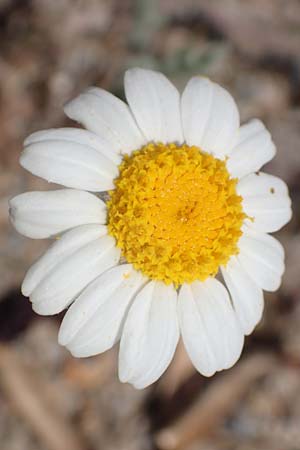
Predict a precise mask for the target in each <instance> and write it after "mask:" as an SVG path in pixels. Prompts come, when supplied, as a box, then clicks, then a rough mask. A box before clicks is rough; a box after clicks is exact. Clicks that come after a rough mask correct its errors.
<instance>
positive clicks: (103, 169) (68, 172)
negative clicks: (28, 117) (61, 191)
mask: <svg viewBox="0 0 300 450" xmlns="http://www.w3.org/2000/svg"><path fill="white" fill-rule="evenodd" d="M20 164H21V166H22V167H24V168H25V169H27V170H28V171H29V172H31V173H32V174H34V175H37V176H39V177H42V178H45V179H46V180H47V181H49V182H52V183H58V184H62V185H64V186H67V187H71V188H74V189H83V190H87V191H95V192H97V191H98V192H99V191H108V190H110V189H113V188H114V178H116V177H117V176H118V168H117V166H116V165H115V164H114V163H113V162H112V161H110V160H109V159H108V158H106V156H104V155H103V154H101V153H100V152H99V151H98V150H95V149H94V148H92V147H88V146H86V145H83V144H78V143H77V142H70V141H65V140H54V139H53V140H46V141H40V142H34V143H31V144H29V145H28V146H27V147H25V150H24V151H23V153H22V155H21V157H20Z"/></svg>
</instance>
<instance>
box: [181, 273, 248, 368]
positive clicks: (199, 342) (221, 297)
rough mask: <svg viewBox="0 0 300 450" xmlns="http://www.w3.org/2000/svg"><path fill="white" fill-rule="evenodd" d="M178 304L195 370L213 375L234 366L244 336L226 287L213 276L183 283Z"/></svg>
mask: <svg viewBox="0 0 300 450" xmlns="http://www.w3.org/2000/svg"><path fill="white" fill-rule="evenodd" d="M178 307H179V321H180V328H181V334H182V338H183V342H184V345H185V347H186V350H187V352H188V354H189V356H190V358H191V360H192V362H193V364H194V366H195V367H196V369H197V370H198V371H199V372H200V373H202V374H203V375H205V376H211V375H213V374H214V373H215V372H216V371H219V370H223V369H228V368H229V367H231V366H232V365H233V364H234V363H235V362H236V361H237V359H238V358H239V356H240V354H241V351H242V347H243V343H244V336H243V334H242V331H241V329H240V327H239V324H238V322H237V319H236V316H235V313H234V311H233V308H232V306H231V303H230V300H229V296H228V293H227V291H226V289H225V288H224V286H223V285H222V284H221V283H220V282H219V281H217V280H216V279H213V278H208V279H207V280H205V281H204V282H198V281H196V282H194V283H192V284H190V285H187V284H184V285H183V286H182V287H181V289H180V292H179V302H178Z"/></svg>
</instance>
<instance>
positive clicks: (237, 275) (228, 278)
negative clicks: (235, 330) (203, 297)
mask: <svg viewBox="0 0 300 450" xmlns="http://www.w3.org/2000/svg"><path fill="white" fill-rule="evenodd" d="M221 270H222V275H223V278H224V280H225V283H226V286H227V288H228V290H229V292H230V296H231V299H232V302H233V306H234V309H235V312H236V315H237V317H238V320H239V323H240V325H241V327H242V330H243V333H244V334H246V335H247V334H250V333H251V332H252V331H253V329H254V327H255V326H256V325H257V324H258V322H259V321H260V319H261V317H262V313H263V309H264V298H263V291H262V289H261V288H260V287H259V286H258V285H257V284H256V283H255V282H254V281H253V279H252V278H251V277H250V276H249V275H248V274H247V272H246V271H245V270H244V268H243V267H242V265H241V263H240V261H239V260H238V259H237V257H236V256H232V257H231V259H230V260H229V262H228V263H227V265H226V267H222V268H221Z"/></svg>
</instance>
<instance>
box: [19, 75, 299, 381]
mask: <svg viewBox="0 0 300 450" xmlns="http://www.w3.org/2000/svg"><path fill="white" fill-rule="evenodd" d="M125 93H126V98H127V101H128V105H129V106H127V105H126V104H125V103H124V102H123V101H121V100H119V99H118V98H116V97H114V96H113V95H111V94H110V93H108V92H106V91H104V90H102V89H98V88H90V89H88V90H86V91H85V92H84V93H83V94H81V95H80V96H79V97H77V98H76V99H75V100H73V101H71V102H70V103H68V104H67V105H66V107H65V112H66V114H67V115H68V116H69V117H70V118H71V119H74V120H76V121H78V122H80V123H81V124H83V125H84V126H85V128H86V129H87V130H82V129H77V128H62V129H51V130H46V131H40V132H37V133H34V134H32V135H31V136H29V137H28V138H27V139H26V140H25V150H24V152H23V153H22V155H21V159H20V161H21V165H22V166H23V167H24V168H26V169H27V170H29V171H30V172H31V173H33V174H34V175H37V176H40V177H42V178H45V179H46V180H48V181H51V182H55V183H59V184H61V185H64V186H66V187H67V188H68V189H61V190H54V191H49V192H28V193H24V194H21V195H19V196H17V197H15V198H13V199H12V200H11V202H10V213H11V220H12V222H13V224H14V226H15V227H16V229H17V230H18V231H19V232H20V233H22V234H24V235H25V236H28V237H31V238H36V239H41V238H49V237H58V236H59V239H58V240H55V241H54V243H53V244H52V246H51V247H50V249H49V250H48V251H47V252H46V253H45V254H44V255H43V256H42V257H41V258H40V259H39V260H38V261H37V262H36V263H35V264H34V265H33V266H32V267H31V268H30V269H29V271H28V272H27V274H26V276H25V279H24V282H23V285H22V292H23V294H24V295H26V296H28V297H30V300H31V302H32V304H33V309H34V310H35V311H36V312H37V313H39V314H57V313H59V312H60V311H62V310H64V309H65V308H67V307H68V306H70V305H71V304H72V305H71V306H70V308H69V309H68V311H67V313H66V315H65V317H64V320H63V322H62V325H61V328H60V332H59V342H60V343H61V344H62V345H65V346H66V347H67V348H68V349H69V350H70V351H71V352H72V354H73V355H75V356H78V357H83V356H90V355H95V354H97V353H100V352H104V351H106V350H108V349H109V348H111V347H112V346H113V345H114V344H115V343H116V342H117V341H118V340H119V339H120V340H121V341H120V356H119V376H120V379H121V381H123V382H130V383H132V384H133V385H134V386H135V387H137V388H143V387H145V386H148V385H149V384H151V383H153V382H154V381H155V380H157V379H158V378H159V377H160V375H161V374H162V373H163V372H164V371H165V370H166V368H167V366H168V365H169V363H170V361H171V359H172V357H173V355H174V351H175V349H176V346H177V342H178V339H179V336H180V335H181V336H182V338H183V342H184V345H185V347H186V350H187V352H188V354H189V356H190V358H191V360H192V362H193V363H194V365H195V367H196V368H197V370H198V371H199V372H201V373H202V374H203V375H206V376H211V375H213V374H214V373H215V372H216V371H220V370H222V369H227V368H229V367H231V366H232V365H233V364H234V363H235V362H236V361H237V359H238V358H239V356H240V353H241V350H242V347H243V342H244V335H247V334H249V333H251V332H252V330H253V328H254V327H255V325H256V324H257V323H258V322H259V320H260V318H261V316H262V312H263V291H262V290H263V289H264V290H267V291H275V290H276V289H278V287H279V285H280V282H281V276H282V274H283V271H284V252H283V248H282V246H281V244H280V243H279V242H278V241H277V240H276V239H274V238H273V237H271V236H269V235H268V234H266V233H271V232H274V231H277V230H279V229H280V228H281V227H282V226H283V225H284V224H286V223H287V222H288V221H289V220H290V218H291V202H290V198H289V195H288V190H287V187H286V185H285V183H284V182H283V181H281V180H280V179H279V178H276V177H274V176H272V175H267V174H266V173H263V172H257V171H259V170H260V169H261V167H262V165H263V164H265V163H266V162H268V161H269V160H271V159H272V158H273V157H274V155H275V147H274V144H273V142H272V140H271V137H270V134H269V133H268V131H267V130H266V128H265V127H264V125H263V124H262V123H261V122H260V121H259V120H253V121H251V122H249V123H247V124H246V125H243V126H241V127H240V123H239V114H238V110H237V107H236V104H235V102H234V100H233V99H232V97H231V96H230V94H229V93H228V92H226V91H225V90H224V89H223V88H222V87H220V86H218V85H217V84H215V83H213V82H211V81H209V80H208V79H206V78H201V77H194V78H192V79H191V80H190V81H189V82H188V84H187V86H186V88H185V89H184V92H183V94H182V95H181V96H180V95H179V93H178V91H177V90H176V88H175V87H174V86H173V85H172V84H171V83H170V82H169V81H168V80H167V78H166V77H165V76H164V75H162V74H160V73H158V72H154V71H150V70H144V69H132V70H129V71H127V72H126V74H125ZM126 154H127V155H126ZM125 155H126V156H125ZM86 191H91V192H104V191H110V193H109V201H108V203H107V204H105V203H104V201H102V200H101V199H100V198H99V197H98V196H96V195H94V194H91V193H89V192H86ZM121 256H123V257H124V258H125V260H126V261H127V263H122V264H121V263H120V258H121ZM123 260H124V259H123ZM219 269H220V270H219ZM218 272H219V273H222V276H223V279H224V281H225V284H226V286H227V289H226V288H225V287H224V285H223V284H222V283H221V282H220V281H218V280H217V279H216V278H215V276H216V275H217V273H218Z"/></svg>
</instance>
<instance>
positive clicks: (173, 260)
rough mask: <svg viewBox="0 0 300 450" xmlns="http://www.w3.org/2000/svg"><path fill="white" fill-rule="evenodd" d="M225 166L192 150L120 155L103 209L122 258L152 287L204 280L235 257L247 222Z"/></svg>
mask: <svg viewBox="0 0 300 450" xmlns="http://www.w3.org/2000/svg"><path fill="white" fill-rule="evenodd" d="M236 184H237V180H236V179H231V178H230V175H229V173H228V171H227V169H226V163H225V162H224V161H221V160H219V159H217V158H215V157H213V156H212V155H210V154H208V153H205V152H203V151H201V150H200V149H199V148H198V147H195V146H187V145H181V146H178V145H176V144H173V143H172V144H165V145H163V144H160V143H150V144H148V145H146V146H144V147H142V148H141V149H140V150H137V151H135V152H133V153H132V154H131V155H130V156H128V155H126V156H125V158H124V160H123V162H122V164H121V165H120V166H119V177H118V178H117V179H116V180H115V186H116V188H115V190H113V191H111V192H110V200H109V201H108V230H109V233H110V234H111V235H112V236H114V237H115V239H116V242H117V246H118V247H119V248H120V249H121V251H122V254H123V256H124V257H125V258H126V260H127V261H128V262H129V263H132V264H133V266H134V267H135V269H137V270H140V271H141V272H142V273H143V274H144V275H147V276H148V277H149V278H151V279H154V280H161V281H164V282H165V283H166V284H170V283H174V284H175V285H176V286H178V285H180V284H182V283H184V282H187V283H191V282H193V281H195V280H201V281H203V280H205V279H206V278H208V277H209V276H214V275H216V273H217V272H218V269H219V266H220V265H225V264H226V263H227V262H228V260H229V258H230V257H231V256H232V255H234V254H237V253H238V247H237V242H238V239H239V237H240V236H241V234H242V232H241V227H242V223H243V220H244V218H245V214H244V212H243V209H242V203H241V202H242V198H241V197H240V196H239V195H237V193H236Z"/></svg>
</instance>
